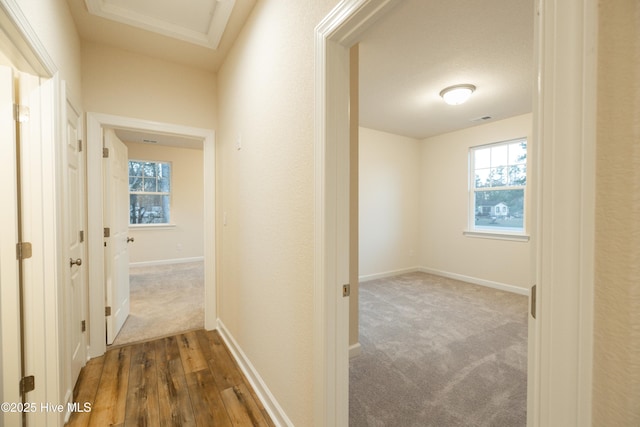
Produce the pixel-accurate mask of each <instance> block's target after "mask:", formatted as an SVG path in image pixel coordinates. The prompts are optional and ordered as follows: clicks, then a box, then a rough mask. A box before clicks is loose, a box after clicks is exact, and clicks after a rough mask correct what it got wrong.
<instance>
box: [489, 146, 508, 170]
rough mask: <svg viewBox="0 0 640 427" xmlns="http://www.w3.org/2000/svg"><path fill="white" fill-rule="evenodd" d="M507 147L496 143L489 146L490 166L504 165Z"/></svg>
mask: <svg viewBox="0 0 640 427" xmlns="http://www.w3.org/2000/svg"><path fill="white" fill-rule="evenodd" d="M508 152H509V150H508V148H507V146H506V145H498V146H496V147H491V166H492V167H494V168H495V167H498V166H506V165H507V159H508V158H509V157H508Z"/></svg>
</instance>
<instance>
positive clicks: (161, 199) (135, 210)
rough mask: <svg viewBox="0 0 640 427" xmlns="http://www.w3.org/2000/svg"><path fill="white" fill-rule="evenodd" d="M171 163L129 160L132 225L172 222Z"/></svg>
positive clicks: (130, 216) (130, 220)
mask: <svg viewBox="0 0 640 427" xmlns="http://www.w3.org/2000/svg"><path fill="white" fill-rule="evenodd" d="M170 206H171V163H168V162H158V161H146V160H129V224H169V221H170V218H171V211H170Z"/></svg>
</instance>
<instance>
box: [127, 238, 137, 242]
mask: <svg viewBox="0 0 640 427" xmlns="http://www.w3.org/2000/svg"><path fill="white" fill-rule="evenodd" d="M134 240H135V239H134V238H133V237H127V243H129V242H133V241H134Z"/></svg>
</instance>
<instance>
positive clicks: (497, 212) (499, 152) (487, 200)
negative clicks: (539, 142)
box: [469, 138, 527, 234]
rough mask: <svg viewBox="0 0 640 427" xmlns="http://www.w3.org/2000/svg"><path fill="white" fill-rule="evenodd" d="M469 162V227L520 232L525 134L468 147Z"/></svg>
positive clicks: (522, 208) (525, 150) (523, 226)
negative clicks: (518, 137)
mask: <svg viewBox="0 0 640 427" xmlns="http://www.w3.org/2000/svg"><path fill="white" fill-rule="evenodd" d="M469 165H470V171H469V172H470V173H469V176H470V183H469V184H470V185H469V188H470V191H469V199H470V200H469V206H470V211H469V230H471V231H488V232H492V233H500V232H504V233H517V234H523V233H524V232H525V190H526V185H527V140H526V138H520V139H515V140H510V141H505V142H498V143H494V144H489V145H481V146H477V147H472V148H471V149H470V150H469Z"/></svg>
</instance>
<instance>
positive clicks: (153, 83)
mask: <svg viewBox="0 0 640 427" xmlns="http://www.w3.org/2000/svg"><path fill="white" fill-rule="evenodd" d="M82 73H83V82H82V90H83V96H84V106H85V110H86V111H90V112H96V113H106V114H113V115H118V116H125V117H132V118H136V119H144V120H152V121H157V122H163V123H171V124H179V125H183V126H193V127H200V128H207V129H214V128H215V125H216V81H215V75H214V74H212V73H210V72H207V71H203V70H198V69H195V68H191V67H187V66H184V65H179V64H175V63H172V62H167V61H163V60H159V59H154V58H151V57H146V56H142V55H137V54H133V53H130V52H126V51H124V50H120V49H114V48H111V47H107V46H104V45H98V44H94V43H90V42H83V43H82Z"/></svg>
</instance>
